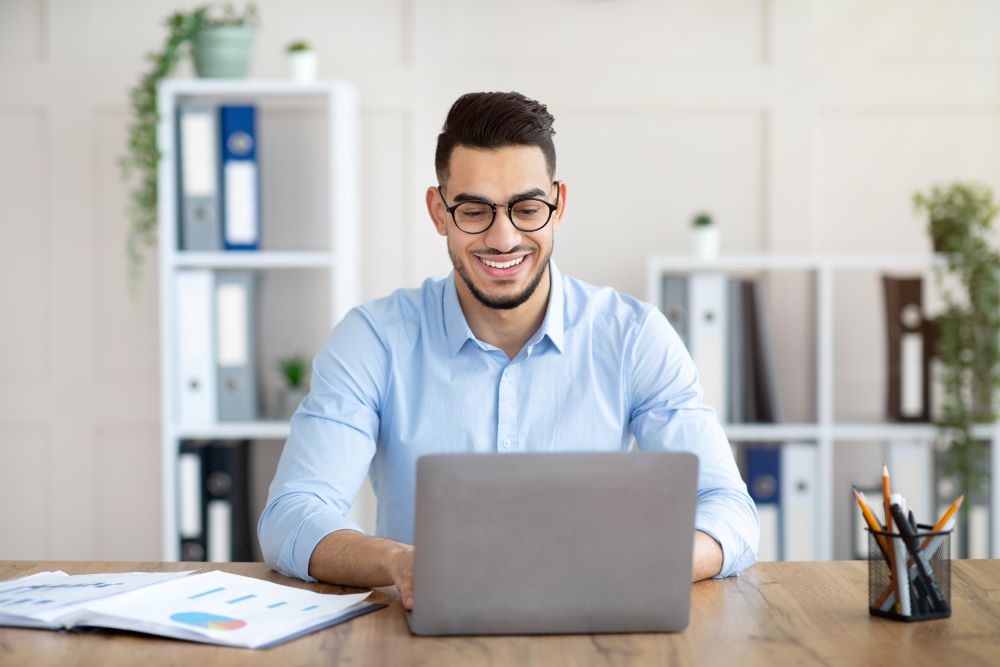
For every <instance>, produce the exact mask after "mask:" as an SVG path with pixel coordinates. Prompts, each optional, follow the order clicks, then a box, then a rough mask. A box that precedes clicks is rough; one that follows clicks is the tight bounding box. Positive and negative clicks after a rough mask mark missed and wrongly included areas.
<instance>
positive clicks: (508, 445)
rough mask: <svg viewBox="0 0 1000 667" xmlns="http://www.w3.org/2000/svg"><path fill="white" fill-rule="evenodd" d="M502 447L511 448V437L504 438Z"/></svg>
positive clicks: (501, 443)
mask: <svg viewBox="0 0 1000 667" xmlns="http://www.w3.org/2000/svg"><path fill="white" fill-rule="evenodd" d="M500 448H501V449H510V438H504V439H503V440H501V441H500Z"/></svg>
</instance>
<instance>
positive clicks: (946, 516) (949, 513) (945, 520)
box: [920, 495, 965, 549]
mask: <svg viewBox="0 0 1000 667" xmlns="http://www.w3.org/2000/svg"><path fill="white" fill-rule="evenodd" d="M964 500H965V496H964V495H962V496H959V497H958V499H957V500H956V501H955V502H953V503H952V504H951V507H949V508H948V511H947V512H945V513H944V515H943V516H942V517H941V518H940V519H938V522H937V523H936V524H934V532H935V533H936V532H938V531H939V530H941V529H942V528H944V526H945V524H946V523H948V519H950V518H951V517H952V516H954V515H955V512H957V511H958V508H959V507H961V506H962V501H964ZM930 542H931V536H930V535H928V536H927V537H925V538H924V541H923V543H922V544H921V545H920V548H921V549H924V548H926V547H927V545H928V544H930Z"/></svg>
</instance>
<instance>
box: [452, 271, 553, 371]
mask: <svg viewBox="0 0 1000 667" xmlns="http://www.w3.org/2000/svg"><path fill="white" fill-rule="evenodd" d="M457 279H458V277H457V275H456V274H455V272H454V271H452V272H451V275H450V276H449V277H448V281H447V282H446V283H445V287H444V328H445V335H446V336H447V339H448V351H449V352H450V353H451V356H452V357H454V356H455V355H456V354H458V352H459V350H461V349H462V346H463V345H465V341H467V340H475V339H476V337H475V335H474V334H473V333H472V329H470V328H469V323H468V322H467V321H466V319H465V313H463V312H462V305H461V304H460V303H459V301H458V288H457V287H456V286H455V281H456V280H457ZM549 284H550V285H551V288H550V290H549V303H548V306H547V307H546V309H545V319H544V320H543V321H542V326H541V327H539V329H538V332H537V333H536V334H535V335H534V336H532V337H531V339H530V340H529V341H528V345H535V344H536V343H538V342H539V341H541V340H542V339H543V338H545V337H548V339H549V340H550V341H552V344H553V345H554V346H555V348H556V349H557V350H559V351H560V352H562V351H563V340H564V335H565V331H564V319H563V317H564V315H563V311H564V308H563V304H564V303H565V296H564V294H563V280H562V274H561V273H560V272H559V269H558V268H557V267H556V263H555V262H554V261H552V260H550V261H549Z"/></svg>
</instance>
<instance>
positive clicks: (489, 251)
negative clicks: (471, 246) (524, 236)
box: [470, 245, 537, 256]
mask: <svg viewBox="0 0 1000 667" xmlns="http://www.w3.org/2000/svg"><path fill="white" fill-rule="evenodd" d="M536 249H537V248H533V247H531V246H526V245H516V246H514V247H513V248H511V249H509V250H497V249H496V248H484V249H482V250H471V251H470V252H473V253H475V254H477V255H487V256H489V255H494V256H495V255H512V254H514V253H517V252H534V251H535V250H536Z"/></svg>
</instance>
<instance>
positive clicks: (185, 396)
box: [173, 269, 218, 424]
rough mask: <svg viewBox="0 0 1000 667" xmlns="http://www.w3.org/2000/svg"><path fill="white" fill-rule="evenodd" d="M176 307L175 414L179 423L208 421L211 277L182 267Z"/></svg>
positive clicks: (214, 404) (212, 410) (214, 410)
mask: <svg viewBox="0 0 1000 667" xmlns="http://www.w3.org/2000/svg"><path fill="white" fill-rule="evenodd" d="M175 280H176V281H177V282H176V285H177V309H176V312H175V314H174V323H173V325H174V326H175V327H176V334H175V338H174V339H175V340H176V341H177V365H176V368H177V373H178V377H177V382H176V383H175V386H176V388H177V396H176V401H177V414H176V419H177V422H178V423H180V424H211V423H214V422H215V420H216V417H217V415H218V392H217V389H216V363H215V348H214V346H213V341H214V340H215V326H214V323H215V322H214V318H215V315H214V297H215V276H214V275H213V273H212V272H211V271H209V270H208V269H185V270H181V271H178V272H177V274H176V277H175Z"/></svg>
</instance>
